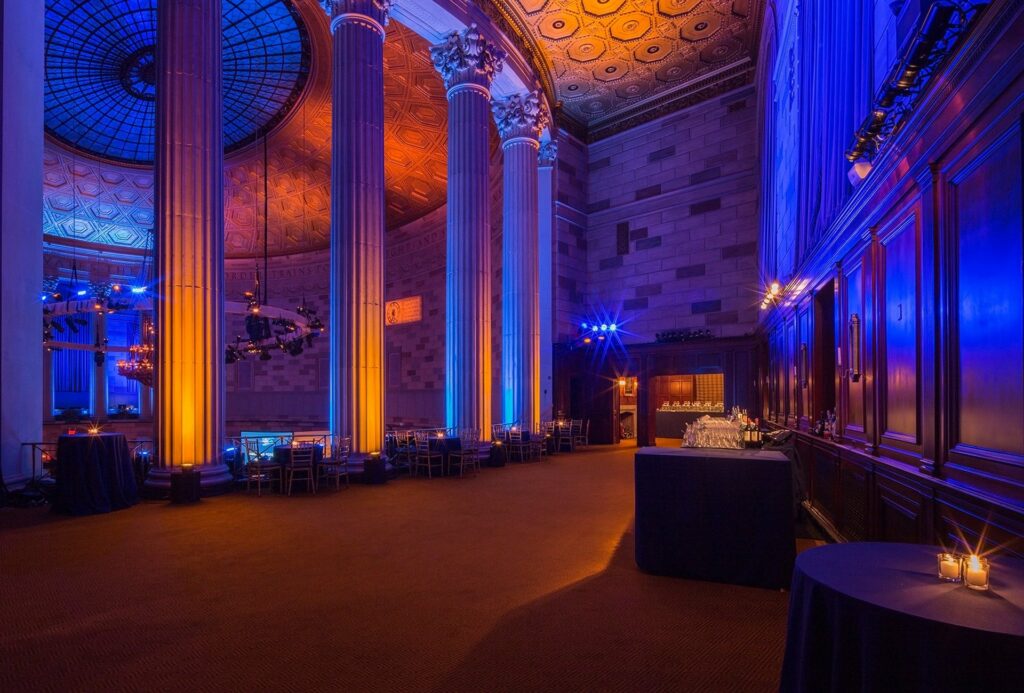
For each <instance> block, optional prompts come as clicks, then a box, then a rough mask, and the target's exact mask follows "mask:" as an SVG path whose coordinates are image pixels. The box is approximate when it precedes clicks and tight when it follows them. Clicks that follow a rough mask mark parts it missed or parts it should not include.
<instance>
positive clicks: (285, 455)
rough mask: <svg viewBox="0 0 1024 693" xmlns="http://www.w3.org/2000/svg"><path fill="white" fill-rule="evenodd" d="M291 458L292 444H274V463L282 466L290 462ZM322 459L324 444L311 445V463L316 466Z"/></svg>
mask: <svg viewBox="0 0 1024 693" xmlns="http://www.w3.org/2000/svg"><path fill="white" fill-rule="evenodd" d="M291 459H292V446H291V445H275V446H274V463H275V464H279V465H281V466H282V467H283V466H285V465H286V464H288V463H289V462H291ZM323 461H324V446H323V445H314V446H313V465H314V466H316V465H318V464H320V463H321V462H323Z"/></svg>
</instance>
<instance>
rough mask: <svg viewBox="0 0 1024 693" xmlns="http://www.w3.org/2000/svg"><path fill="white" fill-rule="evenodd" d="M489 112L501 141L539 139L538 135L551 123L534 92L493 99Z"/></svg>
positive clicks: (542, 103)
mask: <svg viewBox="0 0 1024 693" xmlns="http://www.w3.org/2000/svg"><path fill="white" fill-rule="evenodd" d="M491 111H492V112H493V113H494V122H495V123H496V124H497V126H498V134H499V135H501V139H502V140H503V141H505V140H510V139H513V138H515V137H529V138H532V139H535V140H537V139H540V133H542V132H544V128H546V127H547V125H548V123H549V122H551V117H550V116H549V115H548V109H547V108H546V107H545V106H544V102H543V101H541V98H540V94H538V93H537V92H535V91H528V92H526V93H525V94H513V95H512V96H509V97H506V98H504V99H495V100H493V101H491Z"/></svg>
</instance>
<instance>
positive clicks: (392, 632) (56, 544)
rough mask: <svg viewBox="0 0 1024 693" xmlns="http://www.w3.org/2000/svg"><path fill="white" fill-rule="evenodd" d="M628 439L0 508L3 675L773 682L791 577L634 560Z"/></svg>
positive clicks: (93, 684) (622, 684)
mask: <svg viewBox="0 0 1024 693" xmlns="http://www.w3.org/2000/svg"><path fill="white" fill-rule="evenodd" d="M632 455H633V449H632V448H603V449H602V448H594V449H592V450H590V451H587V452H582V453H578V454H575V455H571V456H570V455H560V456H557V457H554V458H552V459H551V460H545V461H543V462H539V463H532V464H528V465H514V466H509V467H505V468H503V469H485V470H483V472H482V473H481V474H480V476H479V477H477V478H474V479H464V480H459V479H434V480H430V481H428V480H426V479H407V478H402V479H400V480H397V481H392V482H391V483H389V484H387V485H386V486H379V487H371V486H353V487H352V488H351V489H350V490H346V491H341V492H337V493H335V492H331V493H323V494H320V495H317V496H315V497H313V496H293V497H291V498H285V497H280V496H276V495H272V496H266V495H265V496H263V497H262V498H256V497H255V496H246V495H245V494H244V493H236V494H232V495H229V496H223V497H219V498H213V499H208V500H204V501H203V502H202V503H200V504H199V505H196V506H191V507H182V506H172V505H170V504H168V503H164V502H147V503H144V504H142V505H140V506H138V507H136V508H132V509H129V510H125V511H121V512H118V513H113V514H110V515H97V516H91V517H84V518H62V517H56V516H53V515H51V514H50V513H48V512H47V511H46V510H45V509H34V510H16V509H3V510H0V574H2V575H0V662H2V664H0V689H2V690H5V691H26V690H55V691H57V690H59V691H68V690H99V689H104V690H109V689H135V690H142V689H146V690H198V689H204V690H213V689H218V690H232V691H234V690H256V689H265V690H294V691H308V690H353V691H362V690H391V691H407V690H444V691H525V690H565V691H571V690H573V691H574V690H579V691H584V690H585V691H596V690H617V691H641V690H642V691H656V690H672V691H769V690H775V689H776V688H777V685H778V674H779V669H780V666H781V659H782V651H783V645H784V635H785V619H786V606H787V595H786V594H785V593H781V592H774V591H769V590H760V589H753V588H744V587H735V586H729V585H719V584H713V583H700V582H690V581H685V580H676V579H671V578H659V577H653V576H649V575H645V574H643V573H641V572H639V571H638V570H637V569H636V567H635V565H634V563H633V556H632V553H633V540H632V534H631V523H632V514H633V483H632Z"/></svg>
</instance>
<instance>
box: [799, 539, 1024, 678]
mask: <svg viewBox="0 0 1024 693" xmlns="http://www.w3.org/2000/svg"><path fill="white" fill-rule="evenodd" d="M939 551H940V549H938V548H936V547H934V546H923V545H918V544H895V543H871V542H860V543H850V544H833V545H828V546H821V547H818V548H815V549H810V550H808V551H805V552H803V553H801V554H800V555H799V556H798V557H797V560H796V566H795V568H794V571H793V584H792V591H791V593H790V600H789V628H788V633H787V636H786V655H785V661H784V663H783V670H782V684H781V687H780V690H782V691H786V692H789V691H806V692H808V693H810V692H811V691H815V692H816V691H846V690H851V691H901V693H905V692H908V691H929V692H930V693H932V692H936V691H956V692H957V693H963V691H1009V690H1021V689H1022V686H1024V561H1020V560H1016V559H1013V558H1009V557H1006V556H990V557H989V558H988V560H989V561H990V563H991V569H990V570H991V572H990V589H989V590H987V591H975V590H971V589H968V588H967V587H966V586H965V585H963V584H960V583H954V582H947V581H943V580H941V579H940V578H939V571H940V567H939V564H938V562H937V558H936V555H937V553H938V552H939ZM965 565H966V564H965ZM954 573H955V571H954Z"/></svg>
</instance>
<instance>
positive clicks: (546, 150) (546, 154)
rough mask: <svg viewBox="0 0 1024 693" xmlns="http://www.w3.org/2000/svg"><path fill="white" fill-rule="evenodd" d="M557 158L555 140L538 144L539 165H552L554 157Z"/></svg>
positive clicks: (556, 143)
mask: <svg viewBox="0 0 1024 693" xmlns="http://www.w3.org/2000/svg"><path fill="white" fill-rule="evenodd" d="M557 158H558V142H556V141H555V140H548V141H547V142H542V143H541V145H540V151H539V152H538V153H537V161H538V163H539V164H540V165H541V166H554V164H555V159H557Z"/></svg>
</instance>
